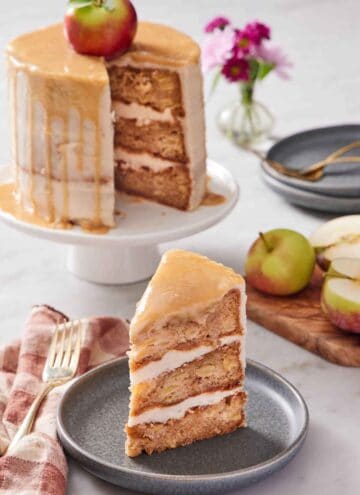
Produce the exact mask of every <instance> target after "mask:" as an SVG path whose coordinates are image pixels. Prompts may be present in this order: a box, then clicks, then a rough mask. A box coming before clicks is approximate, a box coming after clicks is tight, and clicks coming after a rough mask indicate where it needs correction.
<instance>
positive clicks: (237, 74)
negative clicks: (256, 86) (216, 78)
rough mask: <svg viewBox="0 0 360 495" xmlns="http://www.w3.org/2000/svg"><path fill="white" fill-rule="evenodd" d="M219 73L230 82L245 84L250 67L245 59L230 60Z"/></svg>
mask: <svg viewBox="0 0 360 495" xmlns="http://www.w3.org/2000/svg"><path fill="white" fill-rule="evenodd" d="M221 72H222V74H223V76H225V77H226V79H228V80H229V81H230V82H238V81H245V82H247V81H249V76H250V66H249V63H248V62H247V61H246V60H245V59H238V58H231V59H230V60H228V61H227V62H226V63H225V64H224V67H223V68H222V71H221Z"/></svg>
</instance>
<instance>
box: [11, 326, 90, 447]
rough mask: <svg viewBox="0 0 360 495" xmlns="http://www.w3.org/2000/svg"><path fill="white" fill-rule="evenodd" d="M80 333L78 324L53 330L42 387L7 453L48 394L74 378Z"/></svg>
mask: <svg viewBox="0 0 360 495" xmlns="http://www.w3.org/2000/svg"><path fill="white" fill-rule="evenodd" d="M81 330H82V322H81V320H76V321H70V322H67V323H62V324H57V325H56V326H55V330H54V334H53V337H52V340H51V344H50V347H49V352H48V356H47V360H46V363H45V366H44V370H43V375H42V380H43V382H44V383H43V386H42V388H41V390H40V392H39V393H38V395H37V396H36V398H35V400H34V402H33V403H32V405H31V407H30V409H29V411H28V413H27V414H26V416H25V418H24V419H23V422H22V423H21V425H20V426H19V429H18V430H17V432H16V434H15V436H14V438H13V439H12V441H11V442H10V445H9V447H8V449H7V452H8V453H9V452H10V451H11V449H13V448H14V446H15V445H16V444H17V443H18V442H19V440H20V439H21V438H23V437H24V436H25V435H27V434H28V433H30V431H31V428H32V426H33V424H34V421H35V418H36V415H37V412H38V410H39V407H40V405H41V404H42V402H43V400H44V399H45V397H46V396H47V395H48V393H49V392H50V391H51V390H53V389H54V388H56V387H59V386H60V385H63V384H64V383H66V382H68V381H69V380H71V379H72V378H73V377H74V376H75V373H76V371H77V368H78V365H79V357H80V347H81Z"/></svg>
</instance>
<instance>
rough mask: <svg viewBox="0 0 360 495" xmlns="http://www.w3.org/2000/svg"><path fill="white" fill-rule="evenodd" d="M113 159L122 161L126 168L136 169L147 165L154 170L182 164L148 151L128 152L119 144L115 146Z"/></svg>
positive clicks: (157, 170)
mask: <svg viewBox="0 0 360 495" xmlns="http://www.w3.org/2000/svg"><path fill="white" fill-rule="evenodd" d="M115 160H121V161H123V162H124V165H123V166H125V167H127V168H132V169H135V170H138V169H140V168H142V167H149V168H151V169H152V170H153V171H154V172H159V171H161V170H166V169H167V168H172V167H181V166H183V165H182V164H181V163H176V162H172V161H170V160H164V159H163V158H157V157H156V156H152V155H149V153H130V152H129V151H126V150H125V149H124V148H121V147H120V146H117V147H116V148H115Z"/></svg>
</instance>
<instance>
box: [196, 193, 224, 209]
mask: <svg viewBox="0 0 360 495" xmlns="http://www.w3.org/2000/svg"><path fill="white" fill-rule="evenodd" d="M225 202H226V198H225V196H222V195H221V194H216V193H213V192H211V191H206V192H205V195H204V197H203V200H202V202H201V205H202V206H218V205H221V204H223V203H225Z"/></svg>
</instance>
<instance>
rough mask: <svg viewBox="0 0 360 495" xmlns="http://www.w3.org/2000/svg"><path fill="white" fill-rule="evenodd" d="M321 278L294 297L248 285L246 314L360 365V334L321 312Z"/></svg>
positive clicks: (298, 341)
mask: <svg viewBox="0 0 360 495" xmlns="http://www.w3.org/2000/svg"><path fill="white" fill-rule="evenodd" d="M321 283H322V277H321V273H320V272H316V274H315V275H314V278H313V281H312V283H311V284H310V286H309V287H307V288H306V289H305V290H304V291H302V292H301V293H300V294H297V295H295V296H287V297H278V296H267V295H265V294H261V293H260V292H258V291H257V290H255V289H253V288H252V287H251V286H250V284H248V285H247V293H248V303H247V314H248V318H249V319H250V320H253V321H254V322H256V323H259V324H260V325H262V326H264V327H265V328H267V329H268V330H271V331H272V332H274V333H276V334H278V335H280V336H281V337H284V338H285V339H288V340H290V341H291V342H294V343H295V344H297V345H299V346H301V347H304V348H305V349H307V350H308V351H311V352H314V353H315V354H318V355H319V356H321V357H323V358H324V359H327V360H328V361H331V362H332V363H336V364H340V365H342V366H354V367H360V335H355V334H351V333H347V332H343V331H341V330H338V329H337V328H336V327H334V326H333V325H332V324H331V323H330V322H329V321H328V320H327V319H326V318H325V316H324V315H323V314H322V311H321V308H320V291H321Z"/></svg>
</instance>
